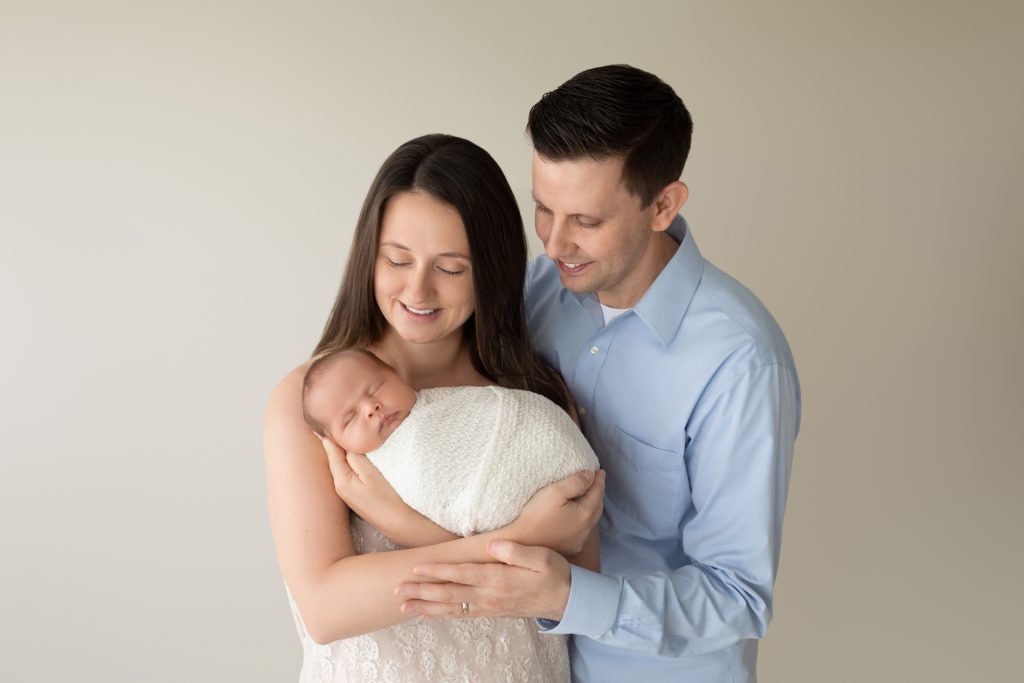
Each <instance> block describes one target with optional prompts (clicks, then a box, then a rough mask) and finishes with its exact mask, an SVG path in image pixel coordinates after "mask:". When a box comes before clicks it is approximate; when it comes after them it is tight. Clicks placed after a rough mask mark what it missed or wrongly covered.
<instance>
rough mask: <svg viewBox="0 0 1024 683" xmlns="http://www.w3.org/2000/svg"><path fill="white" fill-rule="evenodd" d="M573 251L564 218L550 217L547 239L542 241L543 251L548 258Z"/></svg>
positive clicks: (554, 257)
mask: <svg viewBox="0 0 1024 683" xmlns="http://www.w3.org/2000/svg"><path fill="white" fill-rule="evenodd" d="M572 251H573V244H572V240H571V239H569V231H568V230H567V226H566V221H565V219H564V218H557V217H556V218H552V220H551V230H550V232H548V239H547V241H546V242H544V253H545V254H547V257H548V258H549V259H552V260H554V259H558V258H562V257H565V256H568V255H569V254H571V253H572Z"/></svg>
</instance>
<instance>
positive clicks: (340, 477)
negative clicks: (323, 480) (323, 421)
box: [320, 437, 352, 482]
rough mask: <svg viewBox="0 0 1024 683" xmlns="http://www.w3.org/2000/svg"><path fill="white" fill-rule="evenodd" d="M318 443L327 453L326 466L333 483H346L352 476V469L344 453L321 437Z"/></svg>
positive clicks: (332, 442)
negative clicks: (329, 470) (329, 469)
mask: <svg viewBox="0 0 1024 683" xmlns="http://www.w3.org/2000/svg"><path fill="white" fill-rule="evenodd" d="M320 443H322V444H323V445H324V451H326V452H327V466H328V467H330V468H331V476H332V477H334V481H335V482H339V481H347V480H348V478H349V477H350V476H351V475H352V468H351V467H350V466H349V464H348V460H347V458H346V457H345V451H344V450H342V448H341V447H340V446H338V444H336V443H334V441H332V440H331V439H326V438H323V437H321V438H320Z"/></svg>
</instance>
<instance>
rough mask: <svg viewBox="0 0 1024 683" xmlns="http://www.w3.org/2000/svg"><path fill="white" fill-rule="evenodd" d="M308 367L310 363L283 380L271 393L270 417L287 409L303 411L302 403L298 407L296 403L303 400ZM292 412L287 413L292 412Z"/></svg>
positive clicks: (268, 414)
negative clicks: (303, 388) (303, 384)
mask: <svg viewBox="0 0 1024 683" xmlns="http://www.w3.org/2000/svg"><path fill="white" fill-rule="evenodd" d="M308 367H309V361H306V362H305V363H302V364H301V365H299V366H298V367H296V368H295V369H293V370H291V371H290V372H288V374H286V375H285V376H284V377H282V378H281V381H280V382H278V383H277V386H275V387H274V388H273V390H272V391H271V392H270V399H269V400H268V401H267V416H268V417H269V416H270V415H272V414H275V413H277V412H279V411H281V410H284V409H286V408H288V409H292V410H294V409H295V408H296V407H298V408H300V409H301V403H299V404H298V406H296V401H301V399H302V380H303V378H304V377H305V376H306V369H307V368H308ZM292 410H288V411H287V412H292Z"/></svg>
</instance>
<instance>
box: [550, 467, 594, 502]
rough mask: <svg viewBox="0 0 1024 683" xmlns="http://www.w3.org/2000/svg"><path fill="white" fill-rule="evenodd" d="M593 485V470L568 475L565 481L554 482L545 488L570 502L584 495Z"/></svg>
mask: <svg viewBox="0 0 1024 683" xmlns="http://www.w3.org/2000/svg"><path fill="white" fill-rule="evenodd" d="M593 483H594V470H580V471H579V472H576V473H575V474H570V475H569V476H568V477H566V478H565V479H560V480H559V481H556V482H555V483H554V484H551V485H550V486H548V487H547V488H548V489H550V490H552V491H554V492H555V493H557V494H558V495H559V496H561V497H562V498H564V499H565V500H572V499H574V498H578V497H579V496H582V495H583V494H584V493H586V492H587V490H588V489H589V488H591V484H593Z"/></svg>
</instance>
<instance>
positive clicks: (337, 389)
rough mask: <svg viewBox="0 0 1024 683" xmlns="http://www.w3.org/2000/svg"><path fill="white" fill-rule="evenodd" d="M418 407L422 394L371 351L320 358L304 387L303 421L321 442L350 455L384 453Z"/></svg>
mask: <svg viewBox="0 0 1024 683" xmlns="http://www.w3.org/2000/svg"><path fill="white" fill-rule="evenodd" d="M415 404H416V392H415V391H413V390H412V387H410V386H409V385H408V384H406V383H405V382H403V381H402V379H401V378H400V377H399V376H398V374H397V373H396V372H395V371H394V370H393V369H392V368H391V366H390V365H388V364H387V363H385V362H384V361H382V360H380V359H379V358H377V356H375V355H373V354H372V353H370V352H369V351H365V350H363V349H356V348H348V349H341V350H340V351H334V352H332V353H329V354H327V355H325V356H321V357H320V358H317V359H316V360H315V361H313V363H312V364H311V365H310V366H309V370H307V371H306V378H305V380H303V383H302V416H303V417H304V418H306V423H307V424H309V426H310V427H312V428H313V431H314V432H316V434H317V435H318V436H321V437H324V436H327V437H330V438H331V439H333V440H334V442H335V443H337V444H338V445H339V446H341V447H342V448H344V449H345V450H346V451H349V452H350V453H368V452H370V451H372V450H375V449H377V448H380V446H381V445H382V444H383V443H384V442H385V441H387V438H388V437H389V436H391V433H392V432H394V431H395V429H397V428H398V425H400V424H401V423H402V420H404V419H405V418H406V417H407V416H408V415H409V411H411V410H412V407H413V406H414V405H415Z"/></svg>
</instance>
